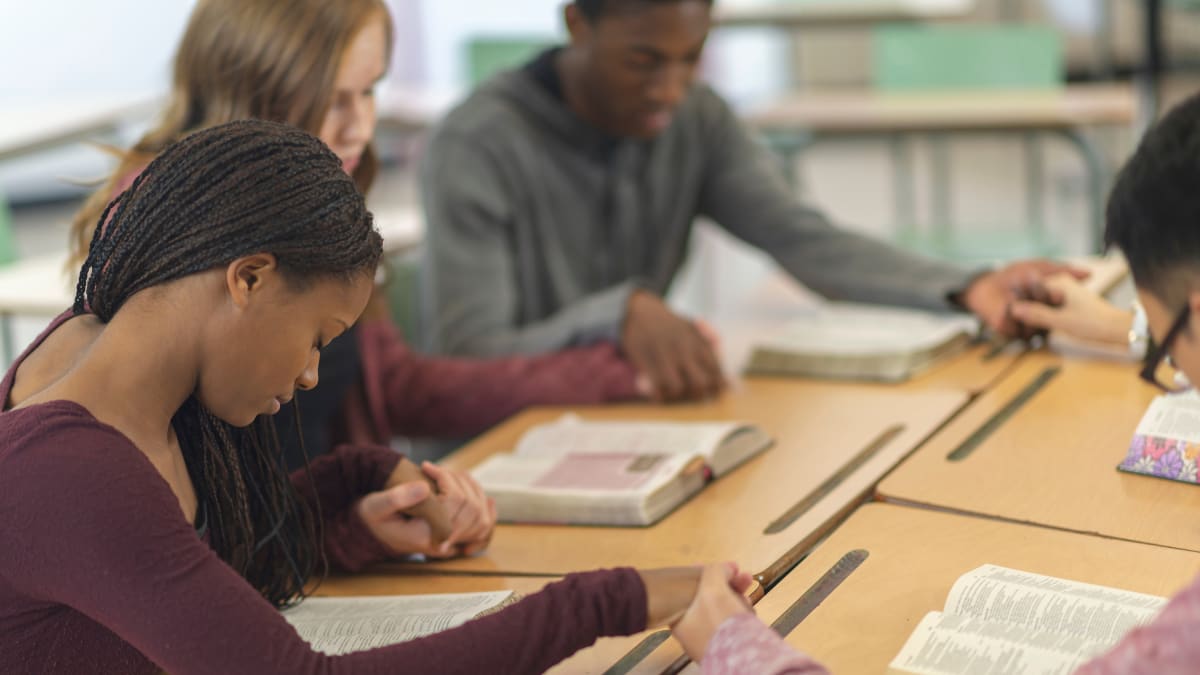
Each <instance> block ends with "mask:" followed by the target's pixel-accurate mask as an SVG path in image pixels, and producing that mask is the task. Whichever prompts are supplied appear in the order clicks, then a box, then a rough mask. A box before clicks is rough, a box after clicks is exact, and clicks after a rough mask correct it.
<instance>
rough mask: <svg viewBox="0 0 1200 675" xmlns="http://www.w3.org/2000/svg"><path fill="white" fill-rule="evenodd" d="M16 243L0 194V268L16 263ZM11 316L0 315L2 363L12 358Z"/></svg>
mask: <svg viewBox="0 0 1200 675" xmlns="http://www.w3.org/2000/svg"><path fill="white" fill-rule="evenodd" d="M17 258H18V255H17V241H16V238H15V237H14V236H13V228H12V211H11V210H10V209H9V208H8V201H7V200H6V199H5V198H4V193H3V192H0V266H4V265H10V264H12V263H14V262H16V261H17ZM12 333H13V326H12V316H11V315H9V313H8V312H3V313H0V355H2V356H3V357H4V362H5V363H6V364H7V363H10V362H11V361H12V359H13V356H14V350H15V348H16V347H15V345H14V344H13V340H14V338H13V334H12Z"/></svg>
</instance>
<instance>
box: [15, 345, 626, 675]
mask: <svg viewBox="0 0 1200 675" xmlns="http://www.w3.org/2000/svg"><path fill="white" fill-rule="evenodd" d="M52 329H53V327H52V328H51V330H52ZM49 332H50V331H49V330H48V331H47V333H49ZM40 340H41V339H40V338H39V340H38V342H36V343H35V344H34V346H32V347H31V348H30V349H31V350H32V349H35V348H36V346H37V344H40ZM22 360H23V357H22V359H19V360H18V361H17V363H16V364H15V365H14V366H13V371H10V372H9V374H8V376H7V377H6V378H5V379H4V381H3V383H0V397H2V400H4V401H5V402H6V403H7V400H8V395H9V391H10V389H11V386H12V380H13V372H15V369H16V368H17V367H18V366H19V365H20V363H21V361H22ZM396 461H397V456H396V455H395V454H394V453H392V452H391V451H389V450H385V449H379V448H352V447H344V448H342V449H340V450H339V451H338V452H337V453H335V454H333V455H331V456H329V457H325V458H322V460H321V461H320V462H318V463H317V464H316V465H315V466H314V480H315V486H307V489H302V494H304V495H305V497H306V498H309V499H319V500H320V501H321V504H322V507H323V510H324V512H325V513H326V514H328V515H327V522H326V541H325V542H323V543H324V545H325V548H326V550H327V551H328V552H329V553H330V554H331V557H332V558H333V560H334V561H335V563H337V564H339V565H340V566H343V567H354V566H358V565H361V564H363V563H364V562H369V561H370V560H371V559H373V558H377V557H378V556H381V555H382V554H383V552H382V548H381V547H380V546H379V545H378V543H377V542H375V541H374V540H373V538H372V537H371V535H370V533H369V532H368V531H367V530H366V528H365V526H364V525H363V524H362V523H361V521H359V520H357V516H356V515H355V513H354V511H353V504H354V502H355V501H356V499H357V496H358V495H361V494H363V493H365V492H367V491H370V490H374V489H378V488H380V487H382V485H383V483H384V482H385V481H386V479H387V476H388V474H389V473H390V472H391V470H392V468H393V467H394V466H395V463H396ZM297 479H298V478H297V477H293V481H294V482H295V481H296V480H297ZM302 487H303V486H302ZM313 488H315V489H313ZM645 623H646V595H645V588H644V587H643V585H642V583H641V581H640V578H639V577H638V575H637V574H636V573H635V572H634V571H633V570H630V569H618V570H609V571H602V572H592V573H586V574H579V575H571V576H568V577H567V578H566V579H565V580H563V581H562V582H559V583H557V584H553V585H551V586H549V587H548V588H547V589H546V590H545V591H543V592H541V593H538V594H535V595H533V596H530V597H529V598H526V599H525V600H523V601H522V602H520V603H518V604H516V605H514V606H513V607H511V608H508V609H506V610H504V611H502V612H499V613H496V614H492V615H490V616H488V617H485V618H483V619H480V620H477V621H473V622H471V623H468V624H466V625H464V626H461V627H459V628H457V629H454V630H451V631H447V632H444V633H439V634H437V635H433V636H430V637H427V638H423V639H420V640H415V641H413V642H408V643H404V644H400V645H394V646H391V647H386V648H381V649H375V650H371V651H367V652H359V653H355V654H349V655H345V656H338V657H331V656H325V655H323V654H320V653H317V652H314V651H312V649H311V648H310V647H309V646H308V644H307V643H305V642H304V641H302V640H301V639H300V638H299V636H297V635H296V633H295V631H294V630H293V629H292V628H291V626H290V625H289V624H288V623H287V622H286V621H285V620H284V619H283V618H282V616H281V615H280V614H279V613H278V612H277V611H276V610H275V609H274V608H273V607H272V606H271V605H270V604H269V603H268V602H267V601H266V600H265V599H264V598H263V597H262V596H261V595H259V594H258V592H257V591H255V590H254V589H253V588H252V587H251V586H250V585H249V584H248V583H247V582H246V581H245V580H244V579H242V578H241V577H240V576H239V575H238V574H237V573H236V572H234V571H233V569H232V568H230V567H229V566H228V565H226V564H225V563H224V562H222V561H221V560H220V559H219V558H218V557H217V555H216V554H215V553H214V552H213V550H212V549H211V548H210V547H209V546H208V545H207V544H206V543H205V541H204V540H203V539H202V538H201V537H200V536H198V535H197V533H196V531H195V529H193V527H192V526H191V524H189V523H188V521H187V520H186V519H185V518H184V515H183V513H182V511H181V510H180V509H179V503H178V501H177V499H176V497H175V495H174V493H173V492H172V491H171V489H170V487H169V486H168V485H167V483H166V482H165V481H164V480H163V479H162V477H161V476H160V475H159V474H158V472H157V470H156V469H155V468H154V467H153V465H152V464H150V462H149V460H148V459H147V458H146V456H145V455H144V454H143V453H142V452H141V451H140V450H138V449H137V448H136V447H135V446H134V445H133V444H132V442H131V441H130V440H129V439H128V438H127V437H126V436H125V435H123V434H122V433H121V432H120V431H118V430H117V429H115V428H113V427H111V426H109V425H106V424H104V423H102V422H100V421H98V420H96V418H95V417H93V416H92V415H91V414H90V413H89V412H88V411H87V410H86V409H85V408H84V407H82V406H80V405H79V404H77V403H73V402H70V401H51V402H47V403H42V404H37V405H32V406H29V407H25V408H18V409H16V410H11V411H7V412H3V413H0V672H5V673H92V672H100V673H154V672H159V671H161V670H166V671H167V672H170V673H175V674H186V673H341V672H354V673H375V672H388V673H397V672H410V673H479V672H506V673H524V672H531V673H532V672H541V671H542V670H545V669H546V668H548V667H549V666H550V665H552V664H554V663H556V662H557V661H559V660H561V659H563V658H565V657H567V656H568V655H570V654H571V653H573V652H575V651H576V650H578V649H580V648H582V647H585V646H587V645H590V644H591V643H592V642H593V641H594V640H595V639H596V638H597V637H600V636H605V635H624V634H631V633H635V632H637V631H640V630H642V629H644V628H645Z"/></svg>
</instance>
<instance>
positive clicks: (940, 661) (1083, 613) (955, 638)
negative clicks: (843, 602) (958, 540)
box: [887, 565, 1167, 675]
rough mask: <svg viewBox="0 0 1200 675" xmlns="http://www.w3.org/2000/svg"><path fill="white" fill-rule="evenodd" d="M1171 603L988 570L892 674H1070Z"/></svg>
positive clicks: (931, 621) (949, 604) (967, 578)
mask: <svg viewBox="0 0 1200 675" xmlns="http://www.w3.org/2000/svg"><path fill="white" fill-rule="evenodd" d="M1166 602H1167V601H1166V599H1165V598H1160V597H1157V596H1153V595H1145V594H1142V593H1133V592H1131V591H1123V590H1119V589H1115V588H1108V587H1106V586H1096V585H1094V584H1085V583H1080V582H1078V581H1068V580H1065V579H1058V578H1055V577H1048V576H1043V575H1041V574H1033V573H1031V572H1021V571H1018V570H1013V569H1008V568H1005V567H999V566H997V565H983V566H981V567H978V568H976V569H974V570H971V571H970V572H967V573H966V574H964V575H962V576H961V577H959V578H958V581H956V582H955V583H954V587H953V588H951V589H950V595H949V596H948V597H947V598H946V605H945V608H944V609H943V611H941V612H930V613H929V614H926V615H925V618H924V619H922V620H921V623H920V624H918V625H917V628H916V630H914V631H913V633H912V635H911V636H909V638H908V642H905V643H904V647H903V648H902V649H901V650H900V653H899V654H898V655H897V656H896V658H894V659H892V662H891V664H889V665H888V670H887V673H888V675H959V674H963V675H965V674H968V673H969V674H971V675H988V674H995V675H1000V674H1001V673H1003V674H1004V675H1026V674H1028V675H1034V674H1037V675H1051V674H1058V673H1061V674H1062V675H1067V674H1069V673H1072V672H1074V670H1075V669H1076V668H1077V667H1078V666H1080V665H1082V664H1083V663H1085V662H1087V661H1088V660H1089V659H1091V658H1093V657H1095V656H1098V655H1099V654H1101V653H1103V652H1104V651H1106V650H1107V649H1109V648H1110V647H1112V646H1113V645H1115V644H1116V643H1117V642H1119V641H1120V639H1121V638H1122V637H1123V636H1124V635H1125V634H1126V633H1128V632H1129V631H1130V630H1132V629H1133V628H1135V627H1137V626H1139V625H1142V624H1145V623H1147V622H1149V621H1150V620H1151V619H1152V618H1154V615H1155V614H1157V613H1158V611H1159V610H1160V609H1161V608H1162V607H1163V605H1165V604H1166Z"/></svg>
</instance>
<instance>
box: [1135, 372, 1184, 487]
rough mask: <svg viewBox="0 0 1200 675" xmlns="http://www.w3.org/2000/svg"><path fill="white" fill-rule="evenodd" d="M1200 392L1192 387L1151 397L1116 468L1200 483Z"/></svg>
mask: <svg viewBox="0 0 1200 675" xmlns="http://www.w3.org/2000/svg"><path fill="white" fill-rule="evenodd" d="M1197 455H1200V394H1198V393H1197V392H1196V390H1194V389H1189V390H1188V391H1185V392H1182V393H1178V394H1164V395H1162V396H1159V397H1157V398H1155V399H1154V401H1152V402H1151V403H1150V407H1149V408H1148V409H1147V410H1146V414H1145V415H1143V416H1142V421H1141V422H1138V426H1137V430H1136V431H1134V433H1133V440H1132V441H1131V442H1130V444H1129V452H1128V454H1126V455H1125V459H1124V461H1122V462H1121V463H1120V464H1119V465H1117V469H1119V470H1121V471H1127V472H1129V473H1140V474H1144V475H1147V476H1154V477H1156V478H1166V479H1169V480H1177V481H1180V482H1182V483H1192V484H1195V483H1200V479H1197V476H1196V456H1197Z"/></svg>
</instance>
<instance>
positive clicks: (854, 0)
mask: <svg viewBox="0 0 1200 675" xmlns="http://www.w3.org/2000/svg"><path fill="white" fill-rule="evenodd" d="M974 6H975V2H974V0H790V1H785V0H742V1H741V2H728V1H727V2H723V3H718V4H717V6H716V7H715V8H714V11H713V20H714V21H715V23H716V24H717V25H719V26H765V27H778V28H786V29H790V30H796V29H800V28H806V27H810V26H855V25H861V24H864V23H866V24H871V23H882V22H888V21H923V20H934V19H954V18H959V17H962V16H964V15H965V14H967V13H968V12H970V11H971V9H972V8H974Z"/></svg>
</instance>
